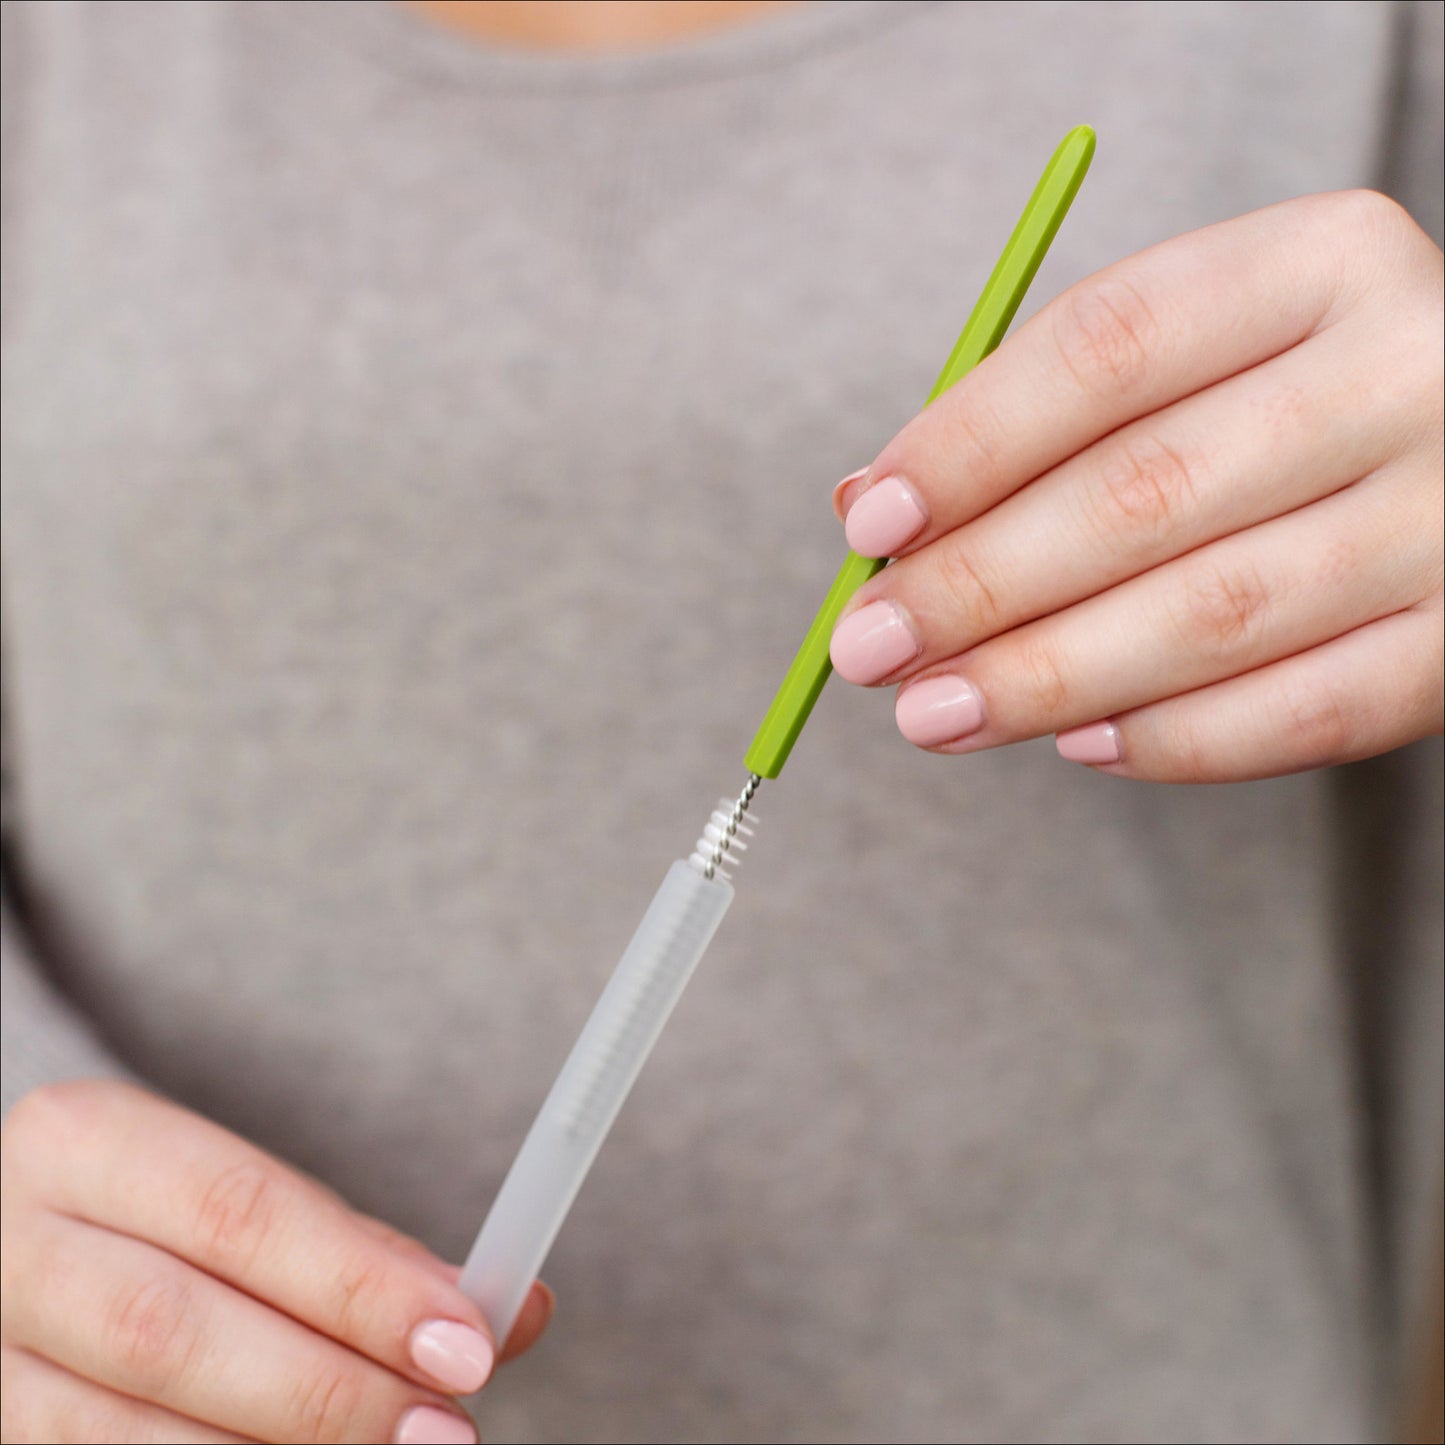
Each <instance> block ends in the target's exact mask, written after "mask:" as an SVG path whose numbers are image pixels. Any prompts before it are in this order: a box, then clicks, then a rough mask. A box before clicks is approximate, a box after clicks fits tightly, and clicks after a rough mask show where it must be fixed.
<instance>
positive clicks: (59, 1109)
mask: <svg viewBox="0 0 1445 1445" xmlns="http://www.w3.org/2000/svg"><path fill="white" fill-rule="evenodd" d="M96 1087H97V1081H95V1080H93V1079H67V1080H66V1081H65V1082H63V1083H59V1084H42V1085H41V1086H40V1087H39V1088H38V1089H31V1090H30V1092H29V1093H28V1094H25V1095H23V1096H22V1097H21V1098H20V1099H19V1101H18V1102H17V1103H16V1104H15V1106H14V1108H12V1109H11V1110H10V1113H9V1114H8V1115H7V1116H6V1119H5V1129H4V1139H5V1145H6V1152H7V1153H8V1152H9V1151H10V1150H12V1149H15V1150H26V1151H28V1150H29V1149H31V1148H33V1147H35V1146H37V1145H39V1144H42V1143H45V1142H47V1141H50V1140H53V1139H55V1138H57V1137H63V1136H64V1135H65V1134H66V1133H68V1132H69V1131H70V1130H72V1129H73V1128H75V1126H76V1125H77V1123H79V1122H81V1121H82V1120H83V1119H84V1118H85V1116H86V1115H87V1114H88V1113H89V1112H90V1111H91V1109H92V1108H93V1104H94V1099H95V1093H96Z"/></svg>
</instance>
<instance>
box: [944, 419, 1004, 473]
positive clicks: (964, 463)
mask: <svg viewBox="0 0 1445 1445" xmlns="http://www.w3.org/2000/svg"><path fill="white" fill-rule="evenodd" d="M963 400H964V398H963V397H960V403H962V401H963ZM967 402H968V404H967V405H962V404H960V405H958V406H956V407H955V408H953V409H951V411H950V412H949V415H948V425H947V428H946V437H947V441H946V445H947V447H948V450H949V452H950V453H951V458H950V460H951V461H952V463H953V465H952V467H951V471H952V473H953V474H954V475H956V476H958V477H961V478H964V479H966V485H967V486H968V488H969V490H970V491H982V492H984V493H987V494H989V495H992V494H994V493H995V492H996V491H997V489H998V483H999V482H1000V480H1001V479H1002V478H1003V477H1004V474H1005V467H1004V464H1003V451H1004V435H1005V433H1004V428H1003V426H1002V425H1001V424H1000V422H999V421H998V420H997V418H996V417H995V416H994V415H993V414H992V413H991V412H989V411H988V410H987V408H986V407H984V406H983V404H982V403H980V401H979V399H978V397H977V395H976V394H969V395H968V397H967Z"/></svg>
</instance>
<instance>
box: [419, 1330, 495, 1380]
mask: <svg viewBox="0 0 1445 1445" xmlns="http://www.w3.org/2000/svg"><path fill="white" fill-rule="evenodd" d="M411 1357H412V1360H413V1361H414V1362H415V1364H416V1367H417V1369H419V1370H425V1371H426V1373H427V1374H428V1375H430V1376H431V1377H432V1379H434V1380H435V1381H436V1382H437V1383H438V1384H439V1385H441V1386H442V1388H443V1389H445V1390H449V1391H451V1393H452V1394H454V1395H470V1394H471V1393H472V1391H473V1390H480V1389H481V1388H482V1386H483V1385H485V1384H486V1383H487V1379H488V1377H489V1376H490V1375H491V1373H492V1365H493V1363H494V1362H495V1360H496V1351H495V1350H494V1349H493V1348H492V1342H491V1341H490V1340H489V1339H488V1338H487V1337H486V1336H485V1335H484V1334H483V1333H482V1332H481V1331H480V1330H474V1329H473V1328H472V1327H471V1326H470V1325H464V1324H460V1323H458V1321H456V1320H428V1321H427V1323H426V1324H424V1325H419V1326H418V1327H417V1328H416V1329H415V1330H414V1331H413V1332H412V1337H411Z"/></svg>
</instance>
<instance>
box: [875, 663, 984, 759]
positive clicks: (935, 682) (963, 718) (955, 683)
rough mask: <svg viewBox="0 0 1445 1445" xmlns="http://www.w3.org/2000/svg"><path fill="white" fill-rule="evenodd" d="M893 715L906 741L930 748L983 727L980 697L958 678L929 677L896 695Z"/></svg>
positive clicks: (972, 686) (969, 685) (973, 689)
mask: <svg viewBox="0 0 1445 1445" xmlns="http://www.w3.org/2000/svg"><path fill="white" fill-rule="evenodd" d="M893 715H894V717H895V718H897V720H898V731H899V732H901V733H902V734H903V736H904V737H906V738H907V739H908V741H909V742H911V743H915V744H917V745H918V746H919V747H920V748H933V747H937V746H938V744H939V743H951V742H953V740H954V739H955V738H966V737H967V736H968V735H969V733H976V732H977V731H978V730H979V728H981V727H982V726H983V698H982V697H980V696H979V691H978V689H977V688H976V687H974V685H973V684H972V683H971V682H965V681H964V680H963V679H962V678H961V677H954V676H953V675H952V674H945V675H943V676H941V677H929V678H925V679H924V680H923V681H922V682H915V683H914V684H913V685H912V686H911V687H905V688H904V689H903V691H902V692H900V693H899V694H898V703H897V705H896V706H895V707H894V709H893Z"/></svg>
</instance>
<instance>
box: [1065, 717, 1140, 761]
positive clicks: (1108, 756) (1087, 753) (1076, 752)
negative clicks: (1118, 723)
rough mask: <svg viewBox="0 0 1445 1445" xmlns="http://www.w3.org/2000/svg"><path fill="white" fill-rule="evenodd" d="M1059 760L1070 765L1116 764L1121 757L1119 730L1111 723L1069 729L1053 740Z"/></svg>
mask: <svg viewBox="0 0 1445 1445" xmlns="http://www.w3.org/2000/svg"><path fill="white" fill-rule="evenodd" d="M1054 746H1055V747H1056V748H1058V750H1059V756H1060V757H1061V758H1067V759H1068V760H1069V761H1070V762H1071V763H1093V764H1099V763H1117V762H1118V761H1119V759H1120V758H1121V757H1123V755H1124V753H1123V749H1122V748H1121V747H1120V746H1119V729H1118V728H1116V727H1115V726H1114V724H1113V723H1111V722H1096V723H1085V724H1084V726H1083V727H1081V728H1070V729H1069V730H1068V731H1067V732H1062V733H1060V734H1059V735H1058V737H1056V738H1055V739H1054Z"/></svg>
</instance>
